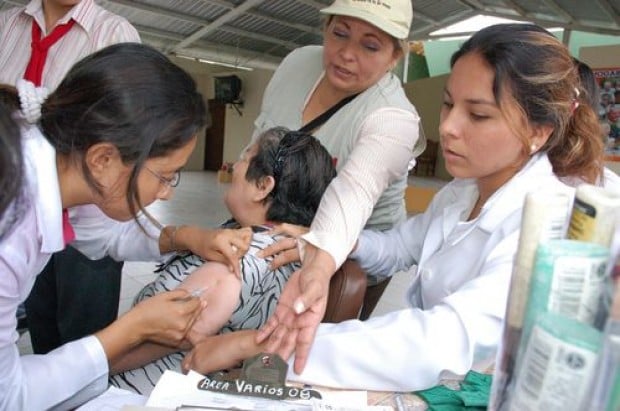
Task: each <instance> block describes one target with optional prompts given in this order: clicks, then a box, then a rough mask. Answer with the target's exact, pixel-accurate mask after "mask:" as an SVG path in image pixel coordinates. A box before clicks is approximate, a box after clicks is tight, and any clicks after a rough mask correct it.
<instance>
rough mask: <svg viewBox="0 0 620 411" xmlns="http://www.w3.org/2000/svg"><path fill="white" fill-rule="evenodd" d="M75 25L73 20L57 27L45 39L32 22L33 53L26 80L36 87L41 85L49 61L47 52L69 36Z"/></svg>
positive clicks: (35, 23)
mask: <svg viewBox="0 0 620 411" xmlns="http://www.w3.org/2000/svg"><path fill="white" fill-rule="evenodd" d="M74 24H75V20H73V19H71V20H69V22H67V23H65V24H59V25H57V26H56V27H55V28H54V30H52V32H51V33H50V34H49V35H48V36H45V37H44V38H41V29H40V28H39V25H38V24H37V22H36V21H34V19H33V20H32V42H31V43H30V44H31V47H32V51H31V53H30V61H29V62H28V66H27V67H26V72H25V73H24V79H26V80H28V81H31V82H33V83H34V85H35V86H40V85H41V76H42V75H43V67H45V60H46V59H47V52H48V50H49V49H50V47H52V46H53V45H54V43H56V42H57V41H58V40H59V39H60V38H61V37H62V36H64V35H65V34H67V32H68V31H69V30H71V27H73V25H74Z"/></svg>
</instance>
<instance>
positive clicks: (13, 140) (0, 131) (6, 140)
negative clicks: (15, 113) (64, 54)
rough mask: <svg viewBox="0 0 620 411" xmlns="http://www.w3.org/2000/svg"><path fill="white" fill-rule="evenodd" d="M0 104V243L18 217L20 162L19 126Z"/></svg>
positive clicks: (21, 189)
mask: <svg viewBox="0 0 620 411" xmlns="http://www.w3.org/2000/svg"><path fill="white" fill-rule="evenodd" d="M11 111H12V110H11V109H9V108H8V107H7V106H6V105H5V104H4V103H3V102H2V101H0V193H2V195H0V240H1V239H2V238H3V237H4V236H5V235H6V234H8V233H9V232H10V231H11V228H12V227H13V225H15V223H16V222H17V221H19V219H20V218H21V216H22V211H23V209H22V207H21V204H22V201H21V200H22V199H23V196H24V191H23V185H24V160H23V158H22V149H21V139H20V132H19V127H18V126H17V124H16V123H15V122H14V121H13V119H12V118H11Z"/></svg>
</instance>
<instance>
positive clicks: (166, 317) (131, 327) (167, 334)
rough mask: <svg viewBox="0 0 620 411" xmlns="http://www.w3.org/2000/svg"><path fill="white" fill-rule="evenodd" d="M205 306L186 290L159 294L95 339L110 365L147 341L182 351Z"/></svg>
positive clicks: (128, 313) (134, 308)
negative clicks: (179, 348)
mask: <svg viewBox="0 0 620 411" xmlns="http://www.w3.org/2000/svg"><path fill="white" fill-rule="evenodd" d="M205 306H206V302H202V301H201V300H200V298H199V297H192V296H191V294H190V293H189V292H187V291H186V290H182V289H176V290H174V291H169V292H166V293H161V294H157V295H154V296H153V297H151V298H147V299H146V300H144V301H142V302H140V303H139V304H138V305H136V306H135V307H133V308H132V309H131V310H129V311H128V312H126V313H125V314H124V315H122V316H121V317H119V318H118V319H117V320H116V321H114V322H113V323H112V324H110V325H109V326H107V327H106V328H104V329H103V330H101V331H98V332H97V333H95V337H97V338H98V339H99V341H100V342H101V345H102V346H103V350H104V351H105V354H106V356H107V357H108V361H109V363H110V364H114V362H115V361H118V360H119V359H120V358H121V357H122V356H123V355H124V354H126V353H127V352H128V351H130V350H131V349H133V348H134V347H136V346H138V345H139V344H141V343H143V342H146V341H151V342H155V343H159V344H163V345H167V346H170V347H179V346H180V345H181V344H182V343H183V342H184V339H185V336H186V335H187V333H188V332H189V330H190V328H191V326H192V324H194V321H196V318H198V315H200V312H201V310H202V308H204V307H205Z"/></svg>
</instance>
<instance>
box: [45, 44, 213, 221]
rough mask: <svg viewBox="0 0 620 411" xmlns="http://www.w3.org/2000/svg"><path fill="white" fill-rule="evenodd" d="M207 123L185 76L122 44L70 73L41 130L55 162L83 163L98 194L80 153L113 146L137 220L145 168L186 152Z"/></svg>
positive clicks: (139, 47)
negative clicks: (126, 173)
mask: <svg viewBox="0 0 620 411" xmlns="http://www.w3.org/2000/svg"><path fill="white" fill-rule="evenodd" d="M205 122H206V108H205V103H204V101H203V98H202V96H201V95H200V93H199V92H198V91H197V90H196V84H195V82H194V80H192V78H191V77H190V76H189V74H187V73H186V72H185V71H183V70H182V69H181V68H180V67H178V66H176V65H175V64H173V63H172V62H171V61H170V60H169V59H168V58H166V57H165V56H164V55H163V54H161V53H160V52H158V51H157V50H155V49H153V48H151V47H149V46H146V45H143V44H139V43H120V44H115V45H112V46H109V47H106V48H104V49H102V50H100V51H98V52H96V53H93V54H91V55H89V56H88V57H86V58H84V59H82V60H81V61H79V62H78V63H77V64H75V65H74V66H73V67H72V68H71V70H70V71H69V72H68V73H67V75H66V76H65V78H64V79H63V80H62V82H61V83H60V84H59V85H58V88H57V89H56V90H55V91H54V92H53V93H51V94H50V96H49V97H48V98H47V99H46V100H45V102H44V103H43V105H42V107H41V119H40V121H39V125H40V128H41V131H42V132H43V134H44V135H45V137H46V138H47V139H48V140H49V142H50V143H51V144H52V146H54V148H55V149H56V152H57V153H58V154H61V155H65V156H68V157H69V158H71V159H72V160H73V161H76V162H80V163H81V166H82V171H83V174H84V176H85V178H86V180H87V181H88V183H89V185H90V186H91V187H92V188H93V189H94V190H96V191H97V192H100V187H98V185H97V184H96V182H95V181H94V179H93V178H92V175H91V174H90V172H89V170H88V167H87V165H86V162H85V160H84V153H86V151H87V150H88V149H89V148H90V147H91V146H93V145H95V144H97V143H102V142H108V143H111V144H113V145H114V146H115V147H116V148H117V149H118V152H119V153H120V157H121V159H122V161H123V162H124V163H125V164H130V165H132V166H133V169H132V172H131V176H130V180H129V185H128V189H127V202H128V205H129V208H130V210H131V211H132V212H133V213H134V214H136V213H137V211H138V210H137V209H136V204H139V207H140V209H142V206H141V202H140V198H139V192H138V188H137V180H138V175H139V173H140V171H141V169H142V167H143V165H144V162H145V161H146V160H147V159H149V158H153V157H161V156H165V155H167V154H169V153H170V152H171V151H174V150H176V149H179V148H181V147H183V146H184V145H185V144H187V143H188V142H189V141H191V139H192V138H193V137H194V136H195V135H196V133H197V132H198V130H199V129H200V128H201V127H203V126H204V125H205ZM142 211H144V210H142Z"/></svg>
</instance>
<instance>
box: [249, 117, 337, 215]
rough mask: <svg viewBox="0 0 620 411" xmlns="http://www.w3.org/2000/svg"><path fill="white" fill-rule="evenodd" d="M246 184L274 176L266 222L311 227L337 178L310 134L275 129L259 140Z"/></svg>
mask: <svg viewBox="0 0 620 411" xmlns="http://www.w3.org/2000/svg"><path fill="white" fill-rule="evenodd" d="M256 147H257V150H256V154H255V155H254V156H253V157H252V159H251V160H250V162H249V164H248V169H247V171H246V174H245V179H246V180H247V181H258V180H260V179H261V178H264V177H266V176H273V178H274V180H275V186H274V188H273V190H272V192H271V194H270V195H269V197H268V198H267V199H266V200H265V201H267V202H268V203H269V209H268V210H267V219H268V220H271V221H278V222H283V223H291V224H297V225H304V226H309V225H310V223H311V222H312V219H313V218H314V215H315V214H316V210H317V209H318V207H319V203H320V202H321V197H322V196H323V193H324V192H325V189H327V186H328V185H329V183H330V182H331V181H332V179H333V178H334V177H335V176H336V169H335V167H334V164H333V160H332V158H331V156H330V154H329V152H328V151H327V149H326V148H325V147H323V145H322V144H321V143H320V142H319V140H317V139H316V138H315V137H313V136H311V135H310V134H307V133H303V132H299V131H290V130H288V129H286V128H284V127H275V128H272V129H269V130H267V131H265V132H264V133H263V134H261V135H260V136H259V137H258V139H257V140H256Z"/></svg>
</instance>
